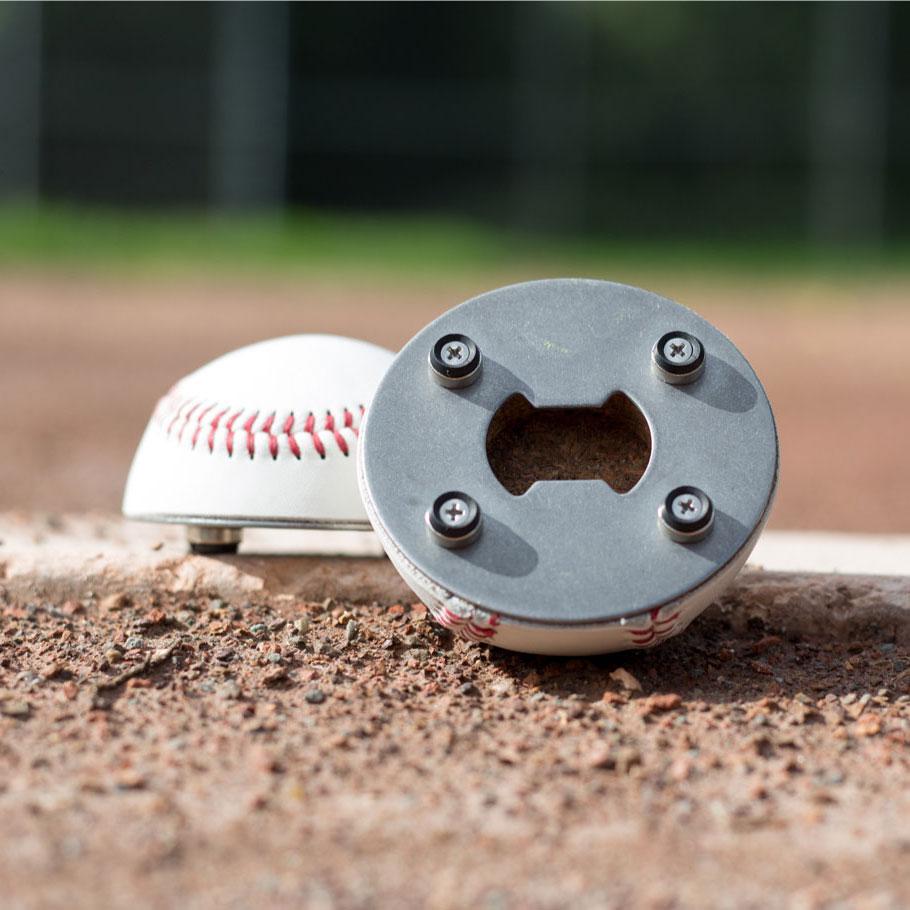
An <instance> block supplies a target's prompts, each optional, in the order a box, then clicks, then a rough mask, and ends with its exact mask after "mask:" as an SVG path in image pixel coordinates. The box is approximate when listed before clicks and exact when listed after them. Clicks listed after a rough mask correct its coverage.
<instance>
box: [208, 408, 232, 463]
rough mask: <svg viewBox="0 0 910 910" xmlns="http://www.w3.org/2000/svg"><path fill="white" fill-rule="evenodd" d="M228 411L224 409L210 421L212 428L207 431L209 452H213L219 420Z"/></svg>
mask: <svg viewBox="0 0 910 910" xmlns="http://www.w3.org/2000/svg"><path fill="white" fill-rule="evenodd" d="M227 412H228V409H227V408H225V409H224V410H223V411H221V412H220V413H218V414H216V415H215V418H214V419H213V420H212V428H211V430H209V452H214V451H215V433H217V432H218V423H219V422H220V420H221V418H222V417H224V415H225V414H227Z"/></svg>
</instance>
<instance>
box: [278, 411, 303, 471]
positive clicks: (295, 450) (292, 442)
mask: <svg viewBox="0 0 910 910" xmlns="http://www.w3.org/2000/svg"><path fill="white" fill-rule="evenodd" d="M293 428H294V412H293V411H291V413H290V414H288V419H287V420H286V421H285V422H284V428H283V430H282V432H283V433H284V435H285V436H287V438H288V445H289V446H290V447H291V454H292V455H293V456H294V457H295V458H296V459H298V460H299V459H300V446H299V445H297V440H296V439H295V438H294V434H293V433H291V430H292V429H293Z"/></svg>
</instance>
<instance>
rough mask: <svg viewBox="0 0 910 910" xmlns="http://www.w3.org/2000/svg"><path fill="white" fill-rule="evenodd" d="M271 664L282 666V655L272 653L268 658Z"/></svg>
mask: <svg viewBox="0 0 910 910" xmlns="http://www.w3.org/2000/svg"><path fill="white" fill-rule="evenodd" d="M266 659H267V660H268V662H269V663H270V664H280V663H281V655H280V654H278V653H277V652H275V651H272V652H271V654H269V656H268V657H267V658H266Z"/></svg>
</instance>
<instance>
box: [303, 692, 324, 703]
mask: <svg viewBox="0 0 910 910" xmlns="http://www.w3.org/2000/svg"><path fill="white" fill-rule="evenodd" d="M304 698H305V699H306V700H307V701H308V702H309V703H310V704H311V705H321V704H322V703H323V702H324V701H325V692H323V691H322V689H310V691H309V692H307V694H306V695H304Z"/></svg>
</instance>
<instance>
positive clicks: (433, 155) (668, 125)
mask: <svg viewBox="0 0 910 910" xmlns="http://www.w3.org/2000/svg"><path fill="white" fill-rule="evenodd" d="M908 49H910V7H907V6H901V5H893V6H892V5H888V4H876V3H843V4H827V3H821V4H801V3H793V4H773V5H765V4H750V3H736V4H723V3H721V4H706V5H701V4H672V3H671V4H624V3H615V4H614V3H610V4H562V3H558V4H557V3H554V4H550V3H544V4H498V3H490V4H488V3H483V4H464V5H462V4H394V3H393V4H385V3H376V4H326V5H323V4H290V5H289V4H285V3H243V2H241V3H232V4H195V3H181V4H145V3H135V4H119V3H112V4H94V3H83V4H31V5H29V4H5V5H4V6H3V7H2V8H0V195H2V197H4V198H17V199H31V200H50V201H67V202H84V203H105V204H114V205H150V206H158V207H161V206H184V207H200V206H206V207H212V208H215V209H235V208H279V207H284V206H289V205H290V206H308V207H334V208H354V209H359V210H380V211H384V210H391V209H397V210H402V209H404V210H408V211H425V212H431V213H439V214H454V215H458V216H465V217H473V218H481V219H484V220H491V221H496V222H501V223H504V224H509V225H515V226H521V227H525V228H534V229H544V230H553V231H573V232H584V231H596V232H598V233H607V234H612V235H616V236H635V237H641V236H646V237H654V236H660V235H681V234H687V235H693V234H696V235H699V236H708V237H710V236H718V235H724V236H729V235H731V234H737V235H741V236H755V235H763V236H768V235H774V236H792V237H797V238H799V237H807V236H808V237H811V238H813V239H821V240H856V241H861V242H867V243H873V244H874V243H878V242H880V241H882V240H884V239H888V238H892V237H897V236H901V235H906V234H907V233H908V232H910V205H908V203H910V55H908V54H907V53H906V51H907V50H908Z"/></svg>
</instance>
